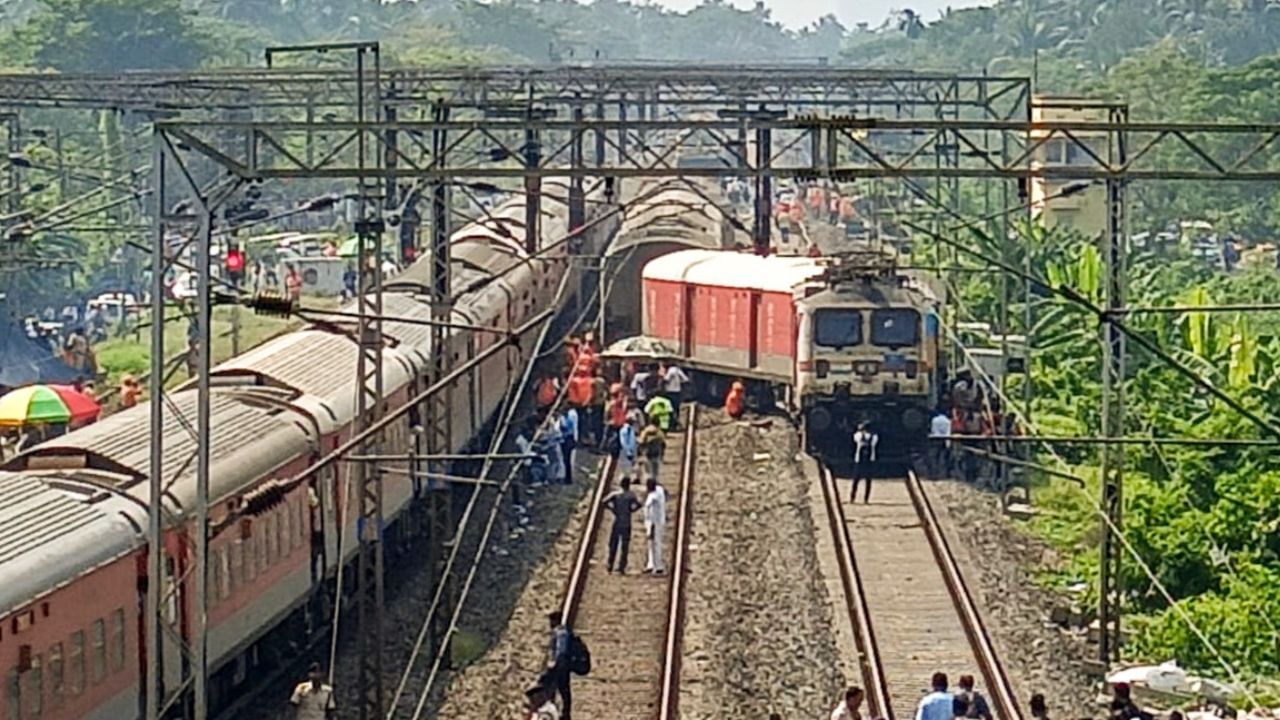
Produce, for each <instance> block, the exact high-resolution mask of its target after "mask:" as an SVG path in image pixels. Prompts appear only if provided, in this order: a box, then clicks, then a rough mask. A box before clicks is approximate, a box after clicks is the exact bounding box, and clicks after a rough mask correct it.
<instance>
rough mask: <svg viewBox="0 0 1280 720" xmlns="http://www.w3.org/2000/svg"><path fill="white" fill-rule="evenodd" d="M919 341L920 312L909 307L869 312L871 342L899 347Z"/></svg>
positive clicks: (883, 345) (889, 346) (880, 345)
mask: <svg viewBox="0 0 1280 720" xmlns="http://www.w3.org/2000/svg"><path fill="white" fill-rule="evenodd" d="M919 341H920V313H917V312H916V311H915V310H911V309H910V308H894V309H891V310H876V311H874V312H872V313H871V344H872V345H876V346H879V347H888V348H899V347H907V346H908V345H915V344H916V343H917V342H919Z"/></svg>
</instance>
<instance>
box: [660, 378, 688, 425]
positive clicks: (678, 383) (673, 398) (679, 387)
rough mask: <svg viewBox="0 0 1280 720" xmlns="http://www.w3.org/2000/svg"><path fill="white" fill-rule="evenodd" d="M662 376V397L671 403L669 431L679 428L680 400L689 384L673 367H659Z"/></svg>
mask: <svg viewBox="0 0 1280 720" xmlns="http://www.w3.org/2000/svg"><path fill="white" fill-rule="evenodd" d="M659 372H660V373H661V374H662V395H663V397H665V398H666V399H667V401H668V402H670V403H671V429H672V430H674V429H676V428H678V427H680V399H681V398H682V397H684V386H685V385H687V384H689V376H688V375H687V374H685V371H683V370H681V369H680V368H678V367H676V366H675V365H665V366H659Z"/></svg>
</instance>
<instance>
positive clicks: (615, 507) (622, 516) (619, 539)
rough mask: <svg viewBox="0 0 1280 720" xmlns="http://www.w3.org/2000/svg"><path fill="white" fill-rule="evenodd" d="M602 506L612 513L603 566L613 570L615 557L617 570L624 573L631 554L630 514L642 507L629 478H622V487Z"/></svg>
mask: <svg viewBox="0 0 1280 720" xmlns="http://www.w3.org/2000/svg"><path fill="white" fill-rule="evenodd" d="M604 506H605V507H606V508H608V510H609V512H611V513H613V531H612V532H611V533H609V559H608V561H607V562H606V563H605V568H606V569H607V570H608V572H613V567H614V564H613V561H614V560H615V559H616V560H617V561H618V572H619V573H620V574H623V575H625V574H626V573H627V556H628V555H630V554H631V515H632V514H633V513H634V512H635V511H637V510H639V509H640V508H641V507H642V506H641V505H640V501H639V500H637V499H636V496H635V494H634V493H632V492H631V478H628V477H624V478H622V487H620V488H619V489H617V490H614V491H613V492H612V493H610V494H609V497H607V498H605V499H604ZM619 551H621V554H619Z"/></svg>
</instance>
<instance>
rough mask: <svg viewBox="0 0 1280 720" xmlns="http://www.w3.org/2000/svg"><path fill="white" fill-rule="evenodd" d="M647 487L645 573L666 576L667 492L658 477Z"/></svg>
mask: <svg viewBox="0 0 1280 720" xmlns="http://www.w3.org/2000/svg"><path fill="white" fill-rule="evenodd" d="M650 427H653V426H652V425H651V426H650ZM645 487H646V488H647V489H648V490H649V493H648V494H647V495H645V498H644V535H645V539H646V540H647V541H648V551H649V555H648V558H647V559H646V561H645V564H644V571H645V572H647V573H653V574H654V575H665V574H666V572H667V566H666V563H665V561H664V559H663V557H662V536H663V534H664V533H665V532H666V529H667V491H666V488H664V487H662V486H661V485H659V484H658V480H657V478H656V477H650V478H649V479H648V480H647V481H646V482H645Z"/></svg>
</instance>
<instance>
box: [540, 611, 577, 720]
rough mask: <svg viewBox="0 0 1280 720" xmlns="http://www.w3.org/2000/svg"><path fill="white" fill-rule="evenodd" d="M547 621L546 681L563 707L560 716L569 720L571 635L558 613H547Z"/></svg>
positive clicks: (571, 699) (571, 697)
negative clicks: (554, 690)
mask: <svg viewBox="0 0 1280 720" xmlns="http://www.w3.org/2000/svg"><path fill="white" fill-rule="evenodd" d="M547 621H548V622H549V623H550V624H551V641H550V643H548V645H547V673H546V675H547V679H548V680H549V681H550V683H551V684H552V685H554V686H555V688H556V692H558V693H560V704H561V705H563V706H564V709H563V710H562V711H561V713H560V716H561V717H562V718H564V720H569V712H570V709H571V708H572V706H573V692H572V690H571V689H570V688H569V676H570V674H571V673H570V660H571V658H570V657H569V654H570V649H571V647H572V643H571V642H570V640H571V638H572V633H570V632H569V628H568V627H566V626H565V624H564V618H563V617H562V616H561V615H560V611H559V610H556V611H554V612H549V613H547Z"/></svg>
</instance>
